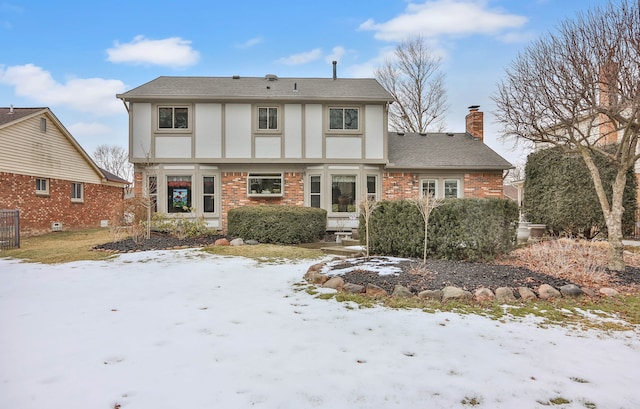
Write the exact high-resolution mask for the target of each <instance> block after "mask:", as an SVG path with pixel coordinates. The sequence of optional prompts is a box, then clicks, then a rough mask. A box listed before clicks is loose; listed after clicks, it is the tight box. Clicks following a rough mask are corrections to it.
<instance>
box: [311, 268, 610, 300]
mask: <svg viewBox="0 0 640 409" xmlns="http://www.w3.org/2000/svg"><path fill="white" fill-rule="evenodd" d="M327 263H328V262H327V261H325V262H321V263H316V264H313V265H312V266H310V267H309V268H308V269H307V272H306V273H305V275H304V277H303V278H304V279H305V280H306V281H307V282H308V283H309V284H313V285H319V286H321V287H323V288H331V289H334V290H336V291H338V292H344V293H350V294H362V295H365V296H368V297H372V298H383V297H394V298H411V297H417V298H420V299H422V300H425V301H434V302H443V303H444V302H447V301H452V300H457V301H467V302H471V301H476V302H479V303H483V302H491V301H497V302H502V303H510V302H515V301H518V300H520V301H525V302H529V301H536V300H553V299H559V298H575V297H581V296H584V295H586V296H590V297H595V296H601V297H615V296H618V295H620V293H619V292H618V291H617V290H615V289H613V288H608V287H603V288H600V289H599V290H598V291H597V292H595V291H593V290H591V289H587V288H580V287H579V286H577V285H575V284H566V285H563V286H562V287H560V288H555V287H553V286H551V285H549V284H542V285H540V286H539V287H538V288H536V289H532V288H529V287H517V288H511V287H499V288H496V289H495V291H492V290H491V289H490V288H486V287H480V288H477V289H475V290H474V291H473V292H471V291H468V290H465V289H462V288H459V287H455V286H446V287H444V288H442V289H435V290H424V291H421V292H419V293H417V294H416V293H413V292H411V290H409V289H408V288H406V287H404V286H402V285H399V284H398V285H396V286H395V287H394V289H393V292H392V293H391V294H389V293H388V292H387V291H386V290H385V289H383V288H381V287H379V286H377V285H375V284H370V283H367V284H366V285H360V284H355V283H349V282H346V281H345V280H344V279H343V278H342V277H340V276H338V275H335V276H330V275H328V274H324V273H322V272H321V271H322V269H323V268H324V267H325V265H326V264H327ZM516 294H517V296H516Z"/></svg>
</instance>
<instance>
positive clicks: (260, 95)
mask: <svg viewBox="0 0 640 409" xmlns="http://www.w3.org/2000/svg"><path fill="white" fill-rule="evenodd" d="M116 97H118V98H120V99H123V100H144V99H147V98H150V99H151V98H152V99H154V100H160V99H168V100H170V99H176V100H180V99H182V100H184V99H189V100H243V99H244V100H246V99H272V98H273V99H278V100H292V101H297V100H307V101H309V100H332V101H340V100H349V101H353V100H364V101H380V102H391V101H393V98H392V97H391V94H389V93H388V92H387V91H386V90H385V89H384V88H383V87H382V85H380V83H379V82H378V81H376V80H375V79H373V78H337V79H333V78H278V77H277V76H275V75H267V76H265V77H240V76H233V77H166V76H163V77H158V78H156V79H154V80H152V81H150V82H147V83H146V84H143V85H141V86H139V87H137V88H134V89H132V90H130V91H127V92H125V93H123V94H118V95H116Z"/></svg>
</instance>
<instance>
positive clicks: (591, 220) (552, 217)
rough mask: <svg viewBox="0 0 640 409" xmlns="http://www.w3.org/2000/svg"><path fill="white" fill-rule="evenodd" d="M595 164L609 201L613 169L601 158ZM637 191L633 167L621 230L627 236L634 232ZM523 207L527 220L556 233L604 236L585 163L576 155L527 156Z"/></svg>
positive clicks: (556, 151) (541, 153)
mask: <svg viewBox="0 0 640 409" xmlns="http://www.w3.org/2000/svg"><path fill="white" fill-rule="evenodd" d="M612 148H613V147H612ZM595 163H596V165H597V166H598V169H599V170H600V176H601V178H602V181H603V185H604V188H605V192H606V193H607V195H608V197H609V198H610V197H611V190H612V189H611V184H612V182H613V180H614V178H615V174H616V170H615V169H614V168H613V167H611V166H609V165H608V163H607V161H606V159H605V158H604V157H603V156H601V155H598V156H596V157H595ZM636 190H637V180H636V177H635V171H634V169H633V168H632V169H629V171H628V173H627V183H626V187H625V191H624V197H623V206H624V209H625V212H624V214H623V216H622V228H623V233H624V234H626V235H629V234H631V233H632V232H633V229H634V224H635V213H636V208H637V203H636ZM523 206H524V213H525V217H526V218H527V221H530V222H532V223H541V224H546V225H547V227H548V228H549V229H550V230H551V231H552V232H554V233H555V234H564V235H571V236H584V237H586V238H592V237H593V236H595V235H596V234H598V233H599V232H605V233H606V223H605V220H604V216H603V214H602V208H601V207H600V202H599V200H598V196H597V194H596V190H595V188H594V186H593V181H592V179H591V174H590V173H589V170H588V169H587V166H586V164H585V163H584V160H583V159H582V157H581V156H579V155H576V154H567V153H565V152H563V150H562V148H559V147H554V148H548V149H543V150H540V151H537V152H533V153H531V154H530V155H529V157H528V159H527V165H526V167H525V182H524V203H523Z"/></svg>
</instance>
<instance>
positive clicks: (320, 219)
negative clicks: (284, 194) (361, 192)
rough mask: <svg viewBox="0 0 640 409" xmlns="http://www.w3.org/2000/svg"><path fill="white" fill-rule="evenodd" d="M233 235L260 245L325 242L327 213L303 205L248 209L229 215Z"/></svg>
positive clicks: (247, 207)
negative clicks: (322, 240)
mask: <svg viewBox="0 0 640 409" xmlns="http://www.w3.org/2000/svg"><path fill="white" fill-rule="evenodd" d="M227 217H228V220H229V225H228V229H227V230H228V233H229V235H230V236H234V237H242V238H243V239H245V240H250V239H252V240H257V241H259V242H260V243H276V244H298V243H311V242H314V241H317V240H318V239H321V238H322V237H323V236H324V234H325V232H326V228H327V212H326V210H323V209H317V208H314V207H301V206H280V205H260V206H244V207H238V208H235V209H231V210H229V212H228V215H227Z"/></svg>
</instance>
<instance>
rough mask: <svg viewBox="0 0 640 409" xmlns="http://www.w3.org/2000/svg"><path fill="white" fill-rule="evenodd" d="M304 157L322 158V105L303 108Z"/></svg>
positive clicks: (310, 105)
mask: <svg viewBox="0 0 640 409" xmlns="http://www.w3.org/2000/svg"><path fill="white" fill-rule="evenodd" d="M304 135H305V157H306V158H322V105H320V104H307V105H306V106H305V127H304Z"/></svg>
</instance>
